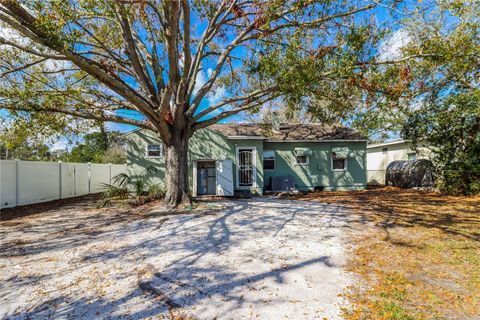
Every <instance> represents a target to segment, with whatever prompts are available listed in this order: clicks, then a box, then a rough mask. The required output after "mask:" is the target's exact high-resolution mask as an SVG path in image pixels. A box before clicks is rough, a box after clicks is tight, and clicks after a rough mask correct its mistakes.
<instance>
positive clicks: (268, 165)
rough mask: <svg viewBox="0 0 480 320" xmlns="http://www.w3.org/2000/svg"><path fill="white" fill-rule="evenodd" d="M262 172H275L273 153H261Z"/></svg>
mask: <svg viewBox="0 0 480 320" xmlns="http://www.w3.org/2000/svg"><path fill="white" fill-rule="evenodd" d="M263 170H275V151H263Z"/></svg>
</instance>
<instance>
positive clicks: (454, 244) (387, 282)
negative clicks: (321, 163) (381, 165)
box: [302, 188, 480, 320]
mask: <svg viewBox="0 0 480 320" xmlns="http://www.w3.org/2000/svg"><path fill="white" fill-rule="evenodd" d="M302 199H305V200H315V201H321V202H327V203H336V204H341V205H343V206H346V207H348V208H350V209H351V212H353V213H354V218H355V219H354V220H355V221H354V222H353V223H352V227H353V229H352V232H351V237H352V241H353V244H354V245H353V247H352V259H351V261H350V262H349V269H350V271H352V272H353V273H354V274H356V275H357V276H358V278H359V280H360V281H358V283H357V284H356V285H354V286H353V287H351V288H350V289H349V291H348V292H347V293H345V296H346V297H347V298H348V300H349V301H350V303H351V308H350V309H348V310H344V317H345V318H346V319H395V320H397V319H402V320H403V319H405V320H406V319H477V318H480V313H479V310H480V197H479V196H477V197H453V196H442V195H440V194H436V193H432V192H419V191H413V190H404V189H397V188H383V189H376V190H366V191H359V192H323V193H312V194H308V195H305V196H302Z"/></svg>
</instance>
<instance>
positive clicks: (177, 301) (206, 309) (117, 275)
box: [0, 198, 353, 319]
mask: <svg viewBox="0 0 480 320" xmlns="http://www.w3.org/2000/svg"><path fill="white" fill-rule="evenodd" d="M57 205H58V207H53V208H52V205H43V206H39V207H36V209H35V207H30V208H24V209H20V210H19V211H20V212H17V213H16V214H19V215H20V217H17V218H14V219H10V220H7V221H2V222H1V223H0V247H1V251H0V292H1V296H0V318H8V319H32V318H33V319H35V318H36V319H46V318H55V319H56V318H66V319H68V318H82V319H93V318H96V319H112V318H127V319H140V318H141V319H144V318H166V319H169V318H175V319H177V318H178V314H187V315H194V316H196V317H198V318H200V319H256V318H258V319H324V318H328V319H339V318H340V317H341V308H342V307H347V305H346V304H345V299H344V298H342V297H341V293H342V292H343V291H344V290H345V289H346V288H347V287H348V286H349V285H352V284H353V281H352V278H351V277H350V276H349V273H347V272H345V270H344V266H345V264H346V262H347V258H346V255H345V252H346V247H347V244H346V241H347V240H348V239H347V238H346V234H347V230H350V228H351V225H352V222H351V221H350V217H351V215H350V213H349V212H348V210H346V209H345V208H344V207H343V206H340V205H336V204H320V203H318V202H306V201H295V200H282V199H271V198H256V199H251V200H236V201H230V202H225V201H223V202H215V203H209V204H208V203H207V204H204V209H202V210H199V211H198V212H195V211H194V212H187V213H183V214H175V215H172V214H167V213H165V212H158V211H155V210H154V209H153V207H152V206H153V205H152V204H150V205H148V206H143V207H140V208H138V209H135V210H132V209H95V201H94V199H91V198H86V199H82V200H81V201H75V202H73V203H68V202H64V203H62V202H60V203H57ZM24 210H27V211H28V212H27V211H25V212H22V211H24ZM22 214H31V215H29V216H21V215H22ZM12 215H13V216H14V215H15V214H12ZM12 215H10V216H9V217H7V218H12ZM173 315H176V316H173Z"/></svg>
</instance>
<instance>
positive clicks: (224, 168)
mask: <svg viewBox="0 0 480 320" xmlns="http://www.w3.org/2000/svg"><path fill="white" fill-rule="evenodd" d="M216 167H217V195H219V196H233V169H232V160H230V159H226V160H219V161H217V163H216Z"/></svg>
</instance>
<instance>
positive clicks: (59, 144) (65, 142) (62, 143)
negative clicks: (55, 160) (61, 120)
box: [50, 139, 68, 151]
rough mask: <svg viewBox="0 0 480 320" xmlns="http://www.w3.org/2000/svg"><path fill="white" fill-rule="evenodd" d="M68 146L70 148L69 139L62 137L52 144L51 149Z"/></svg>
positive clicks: (61, 148) (62, 148) (65, 148)
mask: <svg viewBox="0 0 480 320" xmlns="http://www.w3.org/2000/svg"><path fill="white" fill-rule="evenodd" d="M67 148H68V140H67V139H60V140H58V141H56V142H55V143H54V144H52V145H51V146H50V150H51V151H55V150H67Z"/></svg>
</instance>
